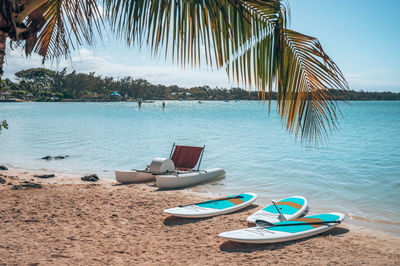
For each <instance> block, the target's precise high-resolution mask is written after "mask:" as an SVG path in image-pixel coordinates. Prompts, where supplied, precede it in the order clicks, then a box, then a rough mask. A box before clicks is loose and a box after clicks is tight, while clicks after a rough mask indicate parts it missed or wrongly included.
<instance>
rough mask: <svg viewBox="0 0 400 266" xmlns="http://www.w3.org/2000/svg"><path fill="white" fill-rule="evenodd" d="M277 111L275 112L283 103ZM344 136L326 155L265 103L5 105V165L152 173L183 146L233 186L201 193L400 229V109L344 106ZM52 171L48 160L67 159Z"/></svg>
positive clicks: (1, 148) (0, 144)
mask: <svg viewBox="0 0 400 266" xmlns="http://www.w3.org/2000/svg"><path fill="white" fill-rule="evenodd" d="M273 105H274V103H273ZM340 106H341V110H342V114H343V118H341V119H340V124H339V131H336V132H333V133H332V134H331V135H330V136H329V139H328V142H327V143H326V144H325V145H324V146H322V147H319V148H315V147H307V146H306V145H304V144H301V143H299V142H298V141H297V142H296V140H295V138H294V136H293V135H289V134H288V133H287V132H286V131H285V129H284V127H283V126H282V123H281V121H280V118H279V117H278V116H277V114H276V112H275V111H274V110H272V112H271V113H270V114H269V113H268V110H267V106H266V105H263V104H262V103H260V102H257V101H238V102H235V101H230V102H203V104H198V103H197V101H175V102H167V103H166V108H165V110H164V111H163V110H162V108H161V102H156V103H144V104H143V106H142V108H141V110H139V109H138V106H137V104H136V103H126V102H121V103H1V104H0V120H2V119H7V121H8V123H9V125H10V129H9V130H6V131H3V132H2V133H1V135H0V164H8V165H11V166H17V167H20V168H27V169H41V168H44V169H50V170H57V171H65V172H72V173H80V174H83V173H97V174H99V175H101V176H104V177H106V178H113V177H114V174H113V170H114V169H120V170H127V169H131V168H139V169H140V168H144V167H145V166H146V165H147V164H149V163H150V162H151V159H152V158H153V157H157V156H158V157H168V156H169V153H170V149H171V146H172V143H173V142H176V143H179V144H182V145H194V146H195V145H198V146H201V145H206V149H205V154H204V157H203V162H202V168H213V167H222V168H224V169H225V170H226V178H225V179H222V180H220V181H218V182H214V183H211V184H207V185H204V186H201V187H200V188H201V189H203V190H204V191H212V193H213V194H215V195H217V194H225V195H229V194H236V193H240V192H255V193H258V194H259V195H260V196H261V200H258V202H259V203H260V204H262V205H264V204H265V205H267V204H268V202H267V200H270V199H276V200H278V199H281V198H284V197H287V196H291V195H301V196H305V197H307V198H308V200H309V204H310V207H311V208H312V210H318V211H324V212H331V211H340V212H344V213H346V214H347V215H350V216H351V217H353V218H356V219H358V220H360V221H361V220H372V221H375V222H376V221H378V220H379V221H381V222H380V223H378V224H379V225H378V227H380V226H382V227H385V228H390V230H394V231H396V232H400V230H399V229H398V227H399V225H400V218H399V214H400V204H399V201H400V102H352V103H351V104H344V103H341V104H340ZM66 154H68V155H69V157H68V158H67V159H65V160H59V161H49V162H47V161H44V160H40V158H41V157H43V156H46V155H51V156H55V155H66Z"/></svg>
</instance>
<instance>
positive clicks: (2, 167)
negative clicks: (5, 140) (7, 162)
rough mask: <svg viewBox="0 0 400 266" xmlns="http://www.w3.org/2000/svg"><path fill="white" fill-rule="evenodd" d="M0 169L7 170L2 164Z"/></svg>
mask: <svg viewBox="0 0 400 266" xmlns="http://www.w3.org/2000/svg"><path fill="white" fill-rule="evenodd" d="M0 170H8V168H7V167H5V166H4V165H0Z"/></svg>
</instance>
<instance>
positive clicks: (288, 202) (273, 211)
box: [247, 196, 308, 224]
mask: <svg viewBox="0 0 400 266" xmlns="http://www.w3.org/2000/svg"><path fill="white" fill-rule="evenodd" d="M275 203H276V205H275V204H271V205H268V206H266V207H265V208H262V209H261V210H258V211H256V212H255V213H253V214H252V215H250V216H249V217H247V222H249V223H255V221H256V220H263V221H265V222H268V223H270V224H274V223H278V222H282V221H286V220H291V219H295V218H297V217H300V216H301V215H303V214H304V212H306V211H308V203H307V199H306V198H304V197H301V196H291V197H287V198H284V199H281V200H278V201H276V202H275ZM277 207H278V208H279V211H278V209H277ZM282 216H283V217H282Z"/></svg>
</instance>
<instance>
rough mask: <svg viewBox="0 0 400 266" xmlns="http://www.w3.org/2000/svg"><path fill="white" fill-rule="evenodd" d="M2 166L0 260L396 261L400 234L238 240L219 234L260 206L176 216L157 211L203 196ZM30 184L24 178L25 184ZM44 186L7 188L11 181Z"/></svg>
mask: <svg viewBox="0 0 400 266" xmlns="http://www.w3.org/2000/svg"><path fill="white" fill-rule="evenodd" d="M34 174H37V172H33V171H25V170H20V169H14V170H7V171H0V177H1V178H3V179H4V180H5V181H6V182H5V183H4V184H0V202H1V204H0V265H3V264H5V265H14V264H18V265H57V264H79V265H83V264H85V265H86V264H90V265H96V264H111V265H138V264H157V265H159V264H173V265H183V264H185V265H187V264H189V265H210V264H212V265H215V264H218V265H228V264H229V265H239V264H253V265H257V264H261V265H266V264H280V265H288V264H297V265H326V264H351V265H358V264H368V265H399V264H400V238H398V237H394V236H390V235H388V234H385V233H381V232H376V231H365V230H359V228H357V227H354V226H349V225H346V223H344V224H341V225H339V226H338V227H336V228H334V229H333V230H331V231H328V232H326V233H323V234H322V235H319V236H314V237H310V238H306V239H303V240H297V241H289V242H286V243H280V244H262V245H259V244H257V245H253V244H240V243H234V242H231V241H226V240H224V239H221V238H218V236H217V235H218V233H220V232H223V231H227V230H234V229H240V228H244V227H247V224H246V222H245V220H246V217H247V216H248V215H250V214H251V213H253V212H254V211H256V210H258V209H259V208H260V207H258V206H256V205H251V206H249V207H247V208H245V209H243V210H241V211H238V212H236V213H233V214H229V215H222V216H217V217H212V218H205V219H182V218H176V217H172V216H169V215H167V214H164V213H163V209H166V208H170V207H174V206H177V205H180V204H186V203H191V202H197V201H199V200H202V199H203V198H202V196H201V195H197V194H191V193H185V192H182V191H177V190H175V191H159V190H158V189H157V188H156V187H154V186H153V185H152V184H151V183H150V184H131V185H117V184H116V183H115V182H112V181H108V180H100V181H98V182H95V183H91V182H84V181H81V180H80V176H77V175H68V174H56V177H54V178H49V179H40V178H35V177H33V175H34ZM24 181H25V182H30V183H23V182H24ZM19 184H40V185H41V186H42V188H29V187H28V188H22V189H17V190H13V189H11V188H12V187H13V186H14V185H19Z"/></svg>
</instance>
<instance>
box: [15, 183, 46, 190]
mask: <svg viewBox="0 0 400 266" xmlns="http://www.w3.org/2000/svg"><path fill="white" fill-rule="evenodd" d="M23 188H42V185H41V184H36V183H33V182H28V181H24V182H22V184H20V185H15V186H12V188H11V189H13V190H18V189H23Z"/></svg>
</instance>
